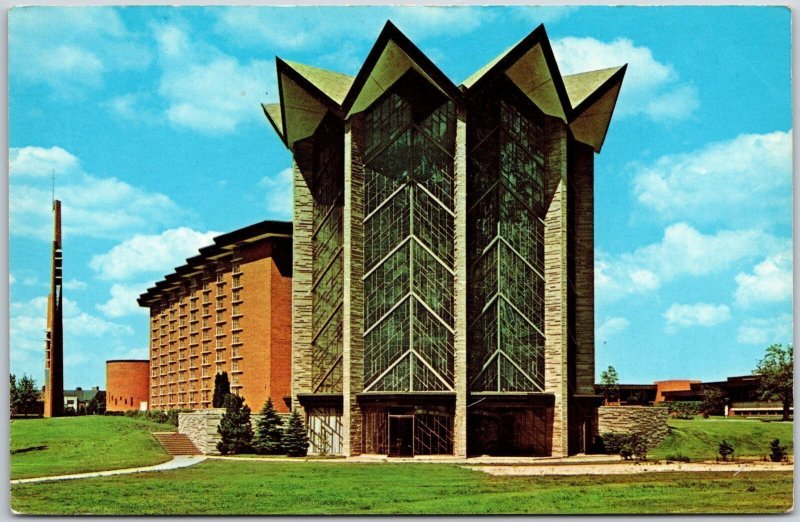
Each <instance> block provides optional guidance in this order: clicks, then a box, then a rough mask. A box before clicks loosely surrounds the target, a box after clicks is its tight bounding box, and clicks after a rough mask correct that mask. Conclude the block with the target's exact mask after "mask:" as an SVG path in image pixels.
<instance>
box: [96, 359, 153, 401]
mask: <svg viewBox="0 0 800 522" xmlns="http://www.w3.org/2000/svg"><path fill="white" fill-rule="evenodd" d="M149 395H150V361H149V360H143V361H142V360H131V359H122V360H114V361H106V411H127V410H146V409H147V405H148V401H149Z"/></svg>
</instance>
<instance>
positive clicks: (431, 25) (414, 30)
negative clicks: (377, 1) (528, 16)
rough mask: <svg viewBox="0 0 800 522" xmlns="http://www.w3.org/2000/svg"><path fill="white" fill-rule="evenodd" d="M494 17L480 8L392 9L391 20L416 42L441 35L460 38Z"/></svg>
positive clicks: (390, 11)
mask: <svg viewBox="0 0 800 522" xmlns="http://www.w3.org/2000/svg"><path fill="white" fill-rule="evenodd" d="M494 17H495V15H494V13H493V12H492V11H491V10H487V9H482V8H480V7H463V6H445V7H422V6H416V7H393V8H390V10H389V18H390V19H391V20H392V22H393V23H394V24H395V25H396V26H397V28H398V29H400V31H402V32H403V33H404V34H406V35H407V36H408V37H409V38H410V39H411V40H413V41H422V40H425V39H426V38H432V37H438V36H459V35H463V34H465V33H469V32H472V31H474V30H475V29H477V28H478V27H480V26H481V24H482V23H483V22H485V21H488V20H490V19H493V18H494Z"/></svg>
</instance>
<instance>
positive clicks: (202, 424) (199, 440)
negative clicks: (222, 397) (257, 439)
mask: <svg viewBox="0 0 800 522" xmlns="http://www.w3.org/2000/svg"><path fill="white" fill-rule="evenodd" d="M223 413H225V409H224V408H215V409H211V410H200V411H193V412H189V413H179V414H178V433H183V434H184V435H186V436H187V437H189V439H191V441H192V442H193V443H194V445H195V446H197V449H199V450H200V453H202V454H203V455H219V451H217V442H219V441H220V440H221V439H222V437H221V436H220V434H219V433H218V432H217V428H219V423H220V421H221V420H222V414H223ZM278 415H279V416H280V417H281V419H283V427H284V428H286V426H287V425H288V424H289V414H288V413H279V414H278ZM260 418H261V415H259V414H257V413H254V414H251V415H250V424H251V425H252V426H253V432H254V433H255V432H256V430H257V426H258V420H259V419H260Z"/></svg>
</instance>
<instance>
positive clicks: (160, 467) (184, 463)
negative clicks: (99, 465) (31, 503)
mask: <svg viewBox="0 0 800 522" xmlns="http://www.w3.org/2000/svg"><path fill="white" fill-rule="evenodd" d="M204 460H206V457H205V456H178V457H174V458H173V459H172V460H168V461H167V462H162V463H161V464H156V465H155V466H145V467H142V468H122V469H112V470H108V471H90V472H88V473H75V474H73V475H54V476H51V477H34V478H25V479H16V480H12V481H11V484H28V483H31V482H49V481H52V480H72V479H82V478H92V477H109V476H111V475H127V474H130V473H143V472H145V471H166V470H170V469H178V468H186V467H188V466H193V465H195V464H198V463H200V462H203V461H204Z"/></svg>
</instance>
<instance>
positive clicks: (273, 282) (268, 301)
mask: <svg viewBox="0 0 800 522" xmlns="http://www.w3.org/2000/svg"><path fill="white" fill-rule="evenodd" d="M291 237H292V224H291V223H288V222H281V221H263V222H261V223H257V224H255V225H251V226H248V227H245V228H242V229H239V230H235V231H233V232H230V233H227V234H223V235H221V236H217V237H216V238H214V244H213V245H210V246H207V247H204V248H201V249H200V252H199V255H197V256H194V257H191V258H189V259H187V260H186V264H185V265H183V266H180V267H178V268H176V269H175V272H174V273H172V274H170V275H168V276H166V277H165V278H164V280H162V281H160V282H158V283H156V285H155V286H154V287H153V288H150V289H148V290H147V292H145V293H144V294H142V295H141V296H140V297H139V299H138V302H139V305H140V306H143V307H146V308H149V310H150V394H149V396H150V397H149V398H150V401H149V408H151V409H183V408H187V409H207V408H210V407H211V400H212V396H213V393H214V376H215V375H216V374H217V373H221V372H227V374H228V375H229V376H230V377H229V378H230V385H231V390H232V391H233V392H235V393H238V394H240V395H242V396H243V397H244V398H245V401H246V403H247V404H248V405H249V406H250V407H251V409H253V410H258V409H260V408H261V406H262V405H263V404H264V402H265V401H266V400H267V398H268V397H272V398H273V399H275V406H276V407H277V408H278V410H279V411H284V412H285V411H288V408H287V406H286V404H285V403H284V401H283V397H285V396H288V395H289V393H290V384H289V381H290V378H291V368H290V364H291V362H290V361H291V358H290V353H291V281H292V279H291V271H292V266H291V265H292V261H291V259H292V240H291ZM136 409H138V404H137V405H136Z"/></svg>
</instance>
